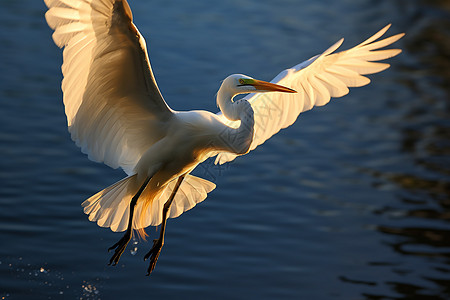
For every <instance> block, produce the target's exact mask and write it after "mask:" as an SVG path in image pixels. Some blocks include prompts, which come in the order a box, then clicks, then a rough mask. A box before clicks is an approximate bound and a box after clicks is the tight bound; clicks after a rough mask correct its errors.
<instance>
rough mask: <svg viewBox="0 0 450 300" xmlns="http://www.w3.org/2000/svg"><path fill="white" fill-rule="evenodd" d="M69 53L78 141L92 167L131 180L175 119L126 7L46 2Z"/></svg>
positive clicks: (69, 92)
mask: <svg viewBox="0 0 450 300" xmlns="http://www.w3.org/2000/svg"><path fill="white" fill-rule="evenodd" d="M45 3H46V4H47V6H48V8H49V10H48V11H47V13H46V14H45V17H46V19H47V22H48V24H49V26H50V27H51V28H52V29H54V30H55V32H54V34H53V39H54V41H55V43H56V45H58V46H59V47H61V48H62V47H64V55H63V58H64V63H63V65H62V72H63V75H64V79H63V82H62V90H63V93H64V105H65V112H66V115H67V123H68V126H69V131H70V133H71V136H72V139H73V140H74V141H75V142H76V144H77V145H78V146H80V147H81V149H82V151H83V152H84V153H86V154H88V155H89V158H90V159H91V160H94V161H97V162H104V163H105V164H107V165H108V166H110V167H112V168H117V167H122V168H123V169H124V170H125V172H127V173H128V174H130V173H132V172H133V168H134V167H135V165H136V163H137V161H138V160H139V158H140V157H141V155H142V154H143V152H145V151H146V150H147V149H148V148H149V147H150V146H151V145H152V144H153V143H154V142H156V141H157V140H159V139H160V138H161V137H162V136H163V135H164V122H166V121H167V120H169V119H170V118H171V116H172V111H171V109H170V108H169V107H168V106H167V104H166V103H165V101H164V99H163V97H162V96H161V93H160V91H159V89H158V86H157V85H156V82H155V79H154V77H153V73H152V69H151V66H150V63H149V60H148V55H147V49H146V44H145V40H144V38H143V37H142V36H141V35H140V33H139V31H138V29H137V28H136V26H135V25H134V24H133V22H132V20H133V17H132V14H131V10H130V7H129V6H128V3H127V1H126V0H45Z"/></svg>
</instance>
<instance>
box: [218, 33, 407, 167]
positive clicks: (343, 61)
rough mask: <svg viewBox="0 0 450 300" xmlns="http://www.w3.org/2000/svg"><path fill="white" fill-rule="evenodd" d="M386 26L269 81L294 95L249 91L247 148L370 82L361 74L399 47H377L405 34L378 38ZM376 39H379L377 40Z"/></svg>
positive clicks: (378, 67)
mask: <svg viewBox="0 0 450 300" xmlns="http://www.w3.org/2000/svg"><path fill="white" fill-rule="evenodd" d="M389 27H390V25H387V26H386V27H384V28H383V29H381V30H380V31H379V32H377V33H376V34H375V35H373V36H372V37H370V38H369V39H367V40H366V41H364V42H363V43H361V44H359V45H357V46H355V47H353V48H351V49H349V50H347V51H343V52H338V53H333V52H334V51H335V50H336V49H337V48H338V47H339V46H340V45H341V44H342V42H343V41H344V39H341V40H340V41H338V42H337V43H335V44H334V45H333V46H331V47H330V48H328V49H327V50H326V51H325V52H323V53H322V54H320V55H316V56H314V57H312V58H310V59H309V60H307V61H305V62H302V63H301V64H298V65H296V66H294V67H292V68H291V69H287V70H284V71H283V72H281V73H280V74H279V75H278V76H277V77H275V78H274V79H273V80H272V81H271V82H272V83H276V84H279V85H283V86H286V87H290V88H292V89H294V90H296V91H297V93H294V94H285V93H262V94H249V95H247V96H246V97H245V98H244V99H247V100H248V101H249V102H250V103H251V105H252V107H253V110H254V112H255V114H254V116H255V128H254V137H253V142H252V144H251V146H250V150H253V149H255V148H256V147H257V146H258V145H261V144H262V143H264V142H265V141H266V140H267V139H269V138H270V137H271V136H272V135H274V134H276V133H277V132H278V131H280V130H281V129H283V128H286V127H288V126H290V125H292V124H293V123H294V122H295V120H296V119H297V117H298V116H299V114H300V113H301V112H304V111H307V110H310V109H311V108H313V107H314V106H322V105H325V104H327V103H328V102H329V101H330V99H331V98H332V97H333V98H337V97H342V96H344V95H347V94H348V92H349V89H348V88H349V87H360V86H364V85H366V84H369V83H370V79H369V78H367V77H365V76H362V75H366V74H373V73H377V72H381V71H383V70H385V69H387V68H389V64H386V63H379V62H374V61H378V60H383V59H387V58H390V57H393V56H396V55H397V54H399V53H400V52H401V50H399V49H387V50H379V49H380V48H383V47H386V46H388V45H390V44H392V43H394V42H396V41H397V40H399V39H400V38H401V37H402V36H403V35H404V34H397V35H394V36H391V37H388V38H385V39H383V40H378V39H379V38H380V37H381V36H382V35H383V34H384V33H385V32H386V31H387V30H388V29H389ZM377 40H378V41H377ZM220 116H221V118H222V121H223V122H224V123H226V124H227V125H229V126H231V127H237V126H238V122H236V121H230V120H228V119H226V118H225V117H224V116H223V115H222V114H220ZM236 156H237V155H236V154H233V153H228V152H223V153H219V154H218V156H217V158H216V161H215V162H216V164H217V163H219V164H223V163H226V162H229V161H232V160H233V159H235V158H236Z"/></svg>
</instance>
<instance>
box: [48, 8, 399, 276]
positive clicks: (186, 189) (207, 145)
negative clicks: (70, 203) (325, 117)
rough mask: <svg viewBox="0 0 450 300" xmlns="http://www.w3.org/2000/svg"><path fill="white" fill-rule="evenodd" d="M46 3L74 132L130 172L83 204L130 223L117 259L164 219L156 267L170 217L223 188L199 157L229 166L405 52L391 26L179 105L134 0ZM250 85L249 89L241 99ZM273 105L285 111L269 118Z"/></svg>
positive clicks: (92, 150)
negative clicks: (211, 101) (159, 79)
mask: <svg viewBox="0 0 450 300" xmlns="http://www.w3.org/2000/svg"><path fill="white" fill-rule="evenodd" d="M45 3H46V5H47V6H48V8H49V10H48V11H47V13H46V15H45V16H46V19H47V22H48V24H49V26H50V27H51V28H52V29H54V30H55V32H54V34H53V39H54V42H55V43H56V45H58V46H59V47H61V48H63V47H64V55H63V60H64V62H63V65H62V73H63V75H64V79H63V82H62V90H63V94H64V105H65V113H66V115H67V123H68V127H69V131H70V133H71V137H72V139H73V140H74V141H75V142H76V144H77V145H78V146H79V147H81V150H82V151H83V152H84V153H86V154H88V156H89V158H90V159H91V160H93V161H96V162H103V163H105V164H106V165H108V166H110V167H112V168H118V167H121V168H122V169H123V170H124V171H125V172H126V173H127V174H128V177H126V178H124V179H122V180H120V181H119V182H117V183H115V184H113V185H111V186H110V187H107V188H106V189H104V190H102V191H100V192H98V193H97V194H95V195H94V196H92V197H91V198H89V199H87V200H86V201H85V202H83V204H82V206H83V207H84V212H85V213H86V214H88V215H89V220H91V221H96V222H97V224H98V225H99V226H102V227H109V228H111V230H113V231H125V230H126V232H125V234H124V236H123V237H122V238H121V239H120V240H119V241H118V242H117V243H116V244H115V245H113V246H112V247H111V248H110V250H112V249H114V250H115V252H114V255H113V256H112V258H111V259H110V264H113V265H115V264H117V262H118V261H119V259H120V256H121V254H122V253H123V251H124V250H125V248H126V246H127V244H128V242H129V241H130V239H131V235H132V232H133V230H140V231H142V232H143V230H144V228H146V227H148V226H150V225H154V226H157V225H159V224H161V229H160V236H159V238H158V239H155V240H154V243H153V247H152V249H151V250H150V252H148V254H147V255H145V259H147V258H149V257H150V259H151V260H150V266H149V268H148V274H150V273H151V272H152V270H153V269H154V267H155V264H156V261H157V259H158V257H159V254H160V251H161V248H162V246H163V244H164V232H165V226H166V220H167V218H168V217H172V218H173V217H177V216H179V215H180V214H182V213H183V212H184V211H186V210H189V209H191V208H192V207H194V206H195V205H196V204H197V203H199V202H201V201H203V200H204V199H205V198H206V197H207V193H209V192H210V191H212V190H213V189H214V188H215V184H213V183H211V182H209V181H207V180H204V179H201V178H198V177H195V176H193V175H190V173H191V171H192V170H193V169H194V168H195V167H196V166H197V165H198V164H200V163H202V162H203V161H205V160H206V159H207V158H209V157H213V156H217V158H216V160H215V162H216V163H219V164H223V163H225V162H228V161H231V160H233V159H234V158H235V157H236V156H238V155H243V154H246V153H247V152H249V151H250V150H253V149H255V148H256V147H257V146H258V145H260V144H262V143H264V141H266V140H267V139H268V138H270V137H271V136H272V135H274V134H275V133H277V132H278V131H279V130H280V129H282V128H285V127H288V126H290V125H291V124H292V123H294V121H295V120H296V119H297V117H298V115H299V114H300V113H301V112H303V111H306V110H309V109H311V108H312V107H314V106H320V105H325V104H326V103H328V102H329V101H330V98H331V97H342V96H344V95H346V94H347V93H348V92H349V89H348V87H359V86H363V85H366V84H368V83H369V82H370V80H369V79H368V78H367V77H364V76H363V75H366V74H371V73H376V72H380V71H382V70H385V69H386V68H388V67H389V65H388V64H385V63H378V62H374V61H378V60H384V59H387V58H390V57H393V56H395V55H397V54H399V53H400V52H401V50H398V49H388V50H379V49H380V48H384V47H386V46H388V45H390V44H392V43H394V42H395V41H397V40H398V39H400V38H401V37H402V36H403V34H397V35H394V36H391V37H389V38H385V39H383V40H379V38H380V37H381V36H382V35H383V34H384V33H385V32H386V31H387V30H388V28H389V25H388V26H386V27H384V28H383V29H382V30H380V31H379V32H377V33H376V34H375V35H373V36H372V37H370V38H369V39H368V40H366V41H365V42H363V43H361V44H359V45H357V46H356V47H354V48H351V49H349V50H347V51H343V52H339V53H333V52H334V51H335V50H336V49H337V48H338V47H339V46H340V45H341V44H342V41H343V40H342V39H341V40H340V41H338V42H337V43H335V44H334V45H333V46H331V47H330V48H329V49H327V50H326V51H325V52H323V53H322V54H320V55H317V56H314V57H313V58H311V59H309V60H307V61H305V62H303V63H301V64H298V65H296V66H294V67H293V68H290V69H287V70H285V71H283V72H281V73H280V74H279V75H278V76H277V77H275V78H274V79H273V80H272V81H271V83H268V82H263V81H259V80H256V79H253V78H251V77H249V76H245V75H239V74H235V75H231V76H228V77H227V78H226V79H225V80H224V81H223V83H222V85H221V87H220V89H219V91H218V93H217V104H218V105H219V108H220V110H221V113H218V114H213V113H211V112H207V111H174V110H172V109H170V107H169V106H168V105H167V104H166V102H165V101H164V99H163V97H162V95H161V93H160V91H159V89H158V86H157V84H156V81H155V79H154V76H153V73H152V69H151V66H150V63H149V59H148V55H147V49H146V44H145V41H144V38H143V37H142V36H141V34H140V33H139V31H138V29H137V28H136V26H135V25H134V24H133V22H132V20H133V18H132V14H131V9H130V7H129V5H128V3H127V1H126V0H45ZM202 80H206V78H201V79H199V87H200V84H201V81H202ZM295 91H297V92H295ZM266 92H272V93H267V94H266ZM245 93H250V94H249V95H247V96H246V97H244V98H243V99H241V100H237V101H233V99H234V97H235V96H236V95H239V94H245ZM261 93H265V94H261ZM262 95H264V96H262ZM270 111H276V112H277V114H275V115H272V116H271V117H270V116H269V117H267V116H268V114H267V112H270Z"/></svg>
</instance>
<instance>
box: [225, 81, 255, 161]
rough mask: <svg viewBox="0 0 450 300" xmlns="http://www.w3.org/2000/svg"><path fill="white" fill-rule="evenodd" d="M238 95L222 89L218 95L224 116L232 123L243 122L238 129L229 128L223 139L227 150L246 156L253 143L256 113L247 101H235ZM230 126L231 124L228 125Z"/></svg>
mask: <svg viewBox="0 0 450 300" xmlns="http://www.w3.org/2000/svg"><path fill="white" fill-rule="evenodd" d="M236 95H237V94H236V93H235V92H233V91H232V90H230V89H227V88H225V87H221V88H220V89H219V92H218V93H217V104H218V105H219V108H220V110H221V111H222V113H223V115H224V116H225V117H226V118H227V119H229V120H231V121H241V124H240V125H239V127H238V128H232V127H228V128H226V132H224V133H223V134H222V135H221V137H222V138H223V139H224V142H225V144H226V146H227V148H228V149H227V150H228V151H230V152H233V153H236V154H245V153H247V152H248V151H249V148H250V145H251V143H252V141H253V133H254V125H255V119H254V112H253V108H252V106H251V105H250V103H249V102H248V101H247V100H243V99H241V100H238V101H236V102H234V101H233V98H234V96H236ZM227 125H229V124H227Z"/></svg>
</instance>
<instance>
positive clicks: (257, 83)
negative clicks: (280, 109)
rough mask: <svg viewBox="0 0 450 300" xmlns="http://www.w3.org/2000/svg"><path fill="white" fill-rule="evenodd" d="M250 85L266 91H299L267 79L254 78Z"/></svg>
mask: <svg viewBox="0 0 450 300" xmlns="http://www.w3.org/2000/svg"><path fill="white" fill-rule="evenodd" d="M250 85H252V86H254V87H255V88H256V90H257V91H264V92H283V93H297V91H295V90H293V89H290V88H287V87H284V86H281V85H278V84H274V83H270V82H266V81H262V80H256V79H254V80H253V81H252V83H250Z"/></svg>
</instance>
